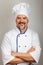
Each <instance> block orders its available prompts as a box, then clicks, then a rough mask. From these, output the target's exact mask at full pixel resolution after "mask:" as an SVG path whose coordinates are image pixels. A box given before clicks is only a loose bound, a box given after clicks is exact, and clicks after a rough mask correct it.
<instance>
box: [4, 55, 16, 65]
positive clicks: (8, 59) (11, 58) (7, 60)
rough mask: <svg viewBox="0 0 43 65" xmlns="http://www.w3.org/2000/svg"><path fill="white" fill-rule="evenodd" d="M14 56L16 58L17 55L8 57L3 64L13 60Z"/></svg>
mask: <svg viewBox="0 0 43 65" xmlns="http://www.w3.org/2000/svg"><path fill="white" fill-rule="evenodd" d="M14 58H15V57H13V56H10V57H9V58H7V59H5V60H4V61H3V64H4V65H6V64H7V63H8V62H10V61H11V60H13V59H14Z"/></svg>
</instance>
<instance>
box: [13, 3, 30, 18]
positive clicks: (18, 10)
mask: <svg viewBox="0 0 43 65" xmlns="http://www.w3.org/2000/svg"><path fill="white" fill-rule="evenodd" d="M12 14H14V16H15V18H16V17H17V16H18V15H21V14H23V15H25V16H26V17H28V18H30V6H29V4H26V3H20V4H17V5H14V7H13V8H12Z"/></svg>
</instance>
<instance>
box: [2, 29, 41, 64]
mask: <svg viewBox="0 0 43 65" xmlns="http://www.w3.org/2000/svg"><path fill="white" fill-rule="evenodd" d="M19 33H20V32H19V31H18V30H11V31H10V32H8V33H6V34H5V37H4V40H3V43H2V45H1V49H2V60H3V65H5V64H6V63H8V62H9V61H10V60H12V59H14V57H13V56H11V51H15V52H16V37H17V35H18V34H19ZM32 46H33V47H35V49H36V50H35V51H34V52H31V53H30V54H31V56H32V57H33V58H34V59H35V61H36V63H37V62H38V61H39V57H40V52H41V48H40V42H39V38H38V34H37V33H35V32H33V31H32V30H30V29H27V31H26V32H25V33H24V34H20V35H19V36H18V52H24V53H26V52H27V51H28V50H29V49H30V48H31V47H32ZM18 65H29V63H26V62H25V63H20V64H18Z"/></svg>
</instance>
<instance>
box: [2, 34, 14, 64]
mask: <svg viewBox="0 0 43 65" xmlns="http://www.w3.org/2000/svg"><path fill="white" fill-rule="evenodd" d="M1 51H2V61H3V65H6V64H7V63H8V62H9V61H11V60H12V59H14V57H13V56H12V55H11V43H10V40H9V38H8V36H7V35H5V36H4V39H3V41H2V44H1Z"/></svg>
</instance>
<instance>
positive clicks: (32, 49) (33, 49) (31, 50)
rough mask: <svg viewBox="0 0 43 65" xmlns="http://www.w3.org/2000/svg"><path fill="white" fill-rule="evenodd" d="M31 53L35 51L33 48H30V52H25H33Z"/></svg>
mask: <svg viewBox="0 0 43 65" xmlns="http://www.w3.org/2000/svg"><path fill="white" fill-rule="evenodd" d="M33 51H35V48H34V47H33V46H32V47H31V48H30V50H28V51H27V53H29V52H33Z"/></svg>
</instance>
